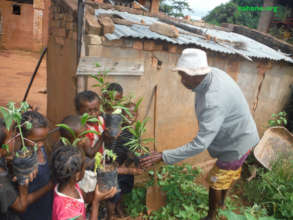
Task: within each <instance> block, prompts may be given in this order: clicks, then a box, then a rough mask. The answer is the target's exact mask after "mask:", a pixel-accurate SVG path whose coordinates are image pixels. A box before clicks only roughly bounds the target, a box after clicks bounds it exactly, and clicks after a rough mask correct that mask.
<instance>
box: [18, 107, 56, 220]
mask: <svg viewBox="0 0 293 220" xmlns="http://www.w3.org/2000/svg"><path fill="white" fill-rule="evenodd" d="M25 121H29V122H30V123H31V124H32V128H31V129H27V128H26V126H23V135H24V137H25V138H26V140H25V144H26V146H30V147H33V146H34V145H35V144H36V145H37V158H38V174H37V176H36V178H35V179H34V180H33V182H31V183H30V184H29V188H28V191H29V193H31V192H35V191H37V190H38V189H40V188H42V187H44V186H46V185H48V184H49V182H50V169H49V165H48V161H47V154H46V152H45V148H44V141H45V139H46V138H47V135H48V131H49V128H48V121H47V119H46V118H45V117H44V116H43V115H42V114H40V113H38V112H37V111H27V112H25V113H23V115H22V124H23V123H24V122H25ZM52 202H53V191H49V192H48V193H47V194H45V195H44V196H43V197H42V198H40V199H39V200H38V202H36V203H33V204H31V205H30V206H28V208H27V210H26V212H25V213H23V214H22V215H21V219H23V220H39V219H42V220H46V219H47V220H51V213H52Z"/></svg>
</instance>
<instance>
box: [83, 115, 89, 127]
mask: <svg viewBox="0 0 293 220" xmlns="http://www.w3.org/2000/svg"><path fill="white" fill-rule="evenodd" d="M88 118H89V114H88V113H84V114H83V115H82V116H81V124H82V126H84V125H85V124H86V122H87V120H88Z"/></svg>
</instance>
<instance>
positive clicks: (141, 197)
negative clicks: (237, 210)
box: [125, 165, 208, 220]
mask: <svg viewBox="0 0 293 220" xmlns="http://www.w3.org/2000/svg"><path fill="white" fill-rule="evenodd" d="M149 173H150V175H151V176H152V177H154V172H153V171H150V172H149ZM199 173H200V171H199V170H195V169H192V167H191V166H190V165H182V166H177V165H166V166H163V167H162V168H161V169H160V170H159V172H158V173H157V178H158V184H159V186H160V187H161V189H162V190H163V191H165V192H166V196H167V201H166V204H167V205H166V206H165V207H162V208H161V209H160V210H158V211H156V212H153V213H152V214H151V216H149V217H148V219H153V220H165V219H166V216H168V219H170V220H175V219H178V220H179V219H186V220H190V219H199V218H200V217H203V216H204V215H205V214H206V213H207V210H208V206H207V204H208V192H207V190H206V189H205V188H204V187H202V186H200V185H198V184H196V183H195V182H194V181H195V179H196V178H197V177H198V175H199ZM153 183H154V180H151V181H150V182H149V183H148V184H147V185H146V187H148V186H150V185H152V184H153ZM145 194H146V188H136V189H134V190H133V191H132V192H131V193H130V194H129V195H127V198H126V200H125V203H126V204H128V208H127V211H128V214H129V215H131V216H132V217H137V216H141V215H144V214H145V212H146V206H145ZM129 204H131V206H129Z"/></svg>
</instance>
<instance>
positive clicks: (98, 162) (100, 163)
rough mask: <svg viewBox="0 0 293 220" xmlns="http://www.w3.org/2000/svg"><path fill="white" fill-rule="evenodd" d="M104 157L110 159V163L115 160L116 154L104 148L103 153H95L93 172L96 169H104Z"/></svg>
mask: <svg viewBox="0 0 293 220" xmlns="http://www.w3.org/2000/svg"><path fill="white" fill-rule="evenodd" d="M106 159H111V160H112V163H113V162H115V161H116V159H117V155H116V154H115V153H114V152H113V151H112V150H107V149H106V150H105V151H104V153H103V155H102V154H101V153H100V152H97V153H96V155H95V167H94V172H95V173H96V172H97V170H98V169H100V170H105V168H106Z"/></svg>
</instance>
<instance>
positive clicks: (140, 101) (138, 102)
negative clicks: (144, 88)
mask: <svg viewBox="0 0 293 220" xmlns="http://www.w3.org/2000/svg"><path fill="white" fill-rule="evenodd" d="M142 100H143V98H142V97H141V98H140V99H139V100H138V101H137V103H136V105H135V109H134V111H135V112H137V111H138V107H139V106H140V104H141V103H142Z"/></svg>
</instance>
